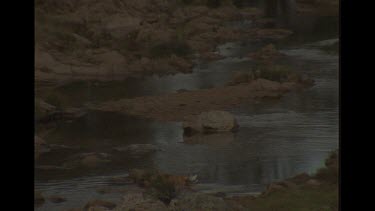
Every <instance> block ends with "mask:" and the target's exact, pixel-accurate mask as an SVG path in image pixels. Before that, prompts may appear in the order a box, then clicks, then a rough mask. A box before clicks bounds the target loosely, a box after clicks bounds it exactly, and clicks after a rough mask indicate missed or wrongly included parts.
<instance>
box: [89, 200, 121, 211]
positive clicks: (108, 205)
mask: <svg viewBox="0 0 375 211" xmlns="http://www.w3.org/2000/svg"><path fill="white" fill-rule="evenodd" d="M116 206H117V205H116V204H115V203H113V202H110V201H104V200H99V199H95V200H92V201H89V202H87V203H86V205H85V206H84V207H83V210H85V211H86V210H87V211H90V210H91V211H94V210H107V209H110V210H113V209H114V208H115V207H116Z"/></svg>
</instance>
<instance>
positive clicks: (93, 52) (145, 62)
mask: <svg viewBox="0 0 375 211" xmlns="http://www.w3.org/2000/svg"><path fill="white" fill-rule="evenodd" d="M260 15H261V11H259V10H258V9H255V8H245V9H239V8H236V7H235V6H233V5H232V4H225V5H222V6H220V7H217V8H211V7H208V6H207V5H204V4H188V5H186V4H184V3H181V2H180V1H162V0H157V1H151V0H143V1H138V0H137V1H121V0H117V1H105V2H98V1H93V0H91V1H90V0H89V1H55V0H40V1H37V2H36V20H35V21H36V48H35V54H36V55H35V58H36V62H35V64H36V74H35V77H36V81H37V82H40V81H56V82H61V81H64V80H67V81H71V80H90V79H97V80H114V78H116V79H117V80H121V79H124V78H126V77H129V76H142V75H150V74H162V75H165V74H173V73H177V72H191V68H192V65H193V64H192V58H193V57H195V56H194V54H195V53H198V54H199V55H200V56H202V57H205V58H207V57H209V58H213V57H212V56H207V55H213V53H212V51H213V50H214V48H215V47H216V45H217V44H219V43H223V42H227V41H233V40H237V39H239V38H240V37H241V36H242V37H243V36H251V35H253V36H257V34H258V33H257V30H252V31H244V30H239V29H234V28H232V27H230V26H227V25H225V24H224V23H227V22H230V21H234V20H244V19H248V20H253V19H255V18H258V17H260ZM274 33H275V34H278V33H280V32H279V31H275V32H274ZM199 55H198V56H199Z"/></svg>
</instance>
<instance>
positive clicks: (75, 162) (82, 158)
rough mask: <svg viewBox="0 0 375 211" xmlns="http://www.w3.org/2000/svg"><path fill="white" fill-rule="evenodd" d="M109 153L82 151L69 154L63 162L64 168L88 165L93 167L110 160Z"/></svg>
mask: <svg viewBox="0 0 375 211" xmlns="http://www.w3.org/2000/svg"><path fill="white" fill-rule="evenodd" d="M108 158H109V155H108V154H106V153H96V152H92V153H82V154H78V155H74V156H71V157H70V158H68V159H67V161H66V162H64V164H63V167H64V168H77V167H88V168H94V167H97V166H100V165H103V164H106V163H108V162H110V160H109V159H108Z"/></svg>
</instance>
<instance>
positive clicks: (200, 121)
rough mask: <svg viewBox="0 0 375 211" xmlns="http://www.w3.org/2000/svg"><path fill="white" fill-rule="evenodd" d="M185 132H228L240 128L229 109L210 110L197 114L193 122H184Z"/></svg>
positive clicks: (188, 133) (187, 133)
mask: <svg viewBox="0 0 375 211" xmlns="http://www.w3.org/2000/svg"><path fill="white" fill-rule="evenodd" d="M183 128H184V134H185V135H188V136H189V135H191V134H194V133H197V132H198V133H215V132H228V131H235V130H236V129H238V124H237V121H236V119H235V118H234V116H233V115H232V114H231V113H229V112H227V111H208V112H203V113H201V114H200V115H198V116H197V118H196V119H195V120H193V121H192V122H184V123H183Z"/></svg>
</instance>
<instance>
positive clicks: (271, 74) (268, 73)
mask: <svg viewBox="0 0 375 211" xmlns="http://www.w3.org/2000/svg"><path fill="white" fill-rule="evenodd" d="M258 69H259V70H260V78H264V79H268V80H271V81H279V82H282V81H286V80H287V79H288V76H289V75H290V74H291V73H293V72H294V71H292V70H291V69H290V67H288V66H283V65H270V66H265V67H258Z"/></svg>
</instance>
